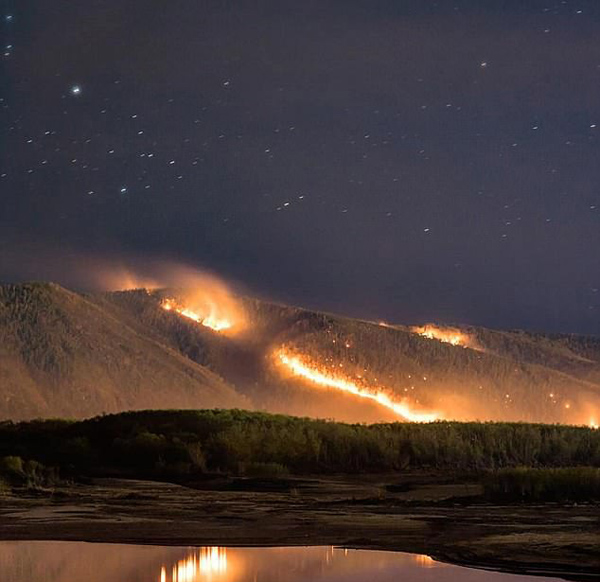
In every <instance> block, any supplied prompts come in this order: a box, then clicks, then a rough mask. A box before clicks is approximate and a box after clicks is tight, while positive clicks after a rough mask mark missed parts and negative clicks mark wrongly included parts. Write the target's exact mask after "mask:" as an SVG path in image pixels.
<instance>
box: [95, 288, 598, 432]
mask: <svg viewBox="0 0 600 582" xmlns="http://www.w3.org/2000/svg"><path fill="white" fill-rule="evenodd" d="M170 295H173V293H167V292H155V293H147V292H145V291H129V292H119V293H112V294H108V295H105V296H103V297H102V298H101V299H98V300H99V301H100V302H101V304H108V303H110V304H112V305H114V309H115V313H119V317H125V318H127V317H131V318H132V319H134V320H135V321H136V323H137V325H140V326H143V327H144V328H146V329H148V330H151V333H152V334H154V335H155V337H157V338H159V339H160V341H162V342H164V343H167V344H168V345H170V346H172V347H173V348H174V349H177V350H178V351H180V352H181V353H182V354H185V355H186V356H187V357H189V358H191V359H193V360H194V361H196V362H198V363H201V364H202V365H205V366H207V367H209V368H210V369H212V370H214V371H216V372H217V373H219V374H221V375H223V376H224V377H225V378H226V379H227V380H228V381H229V382H230V383H232V384H233V385H235V386H236V387H237V389H238V390H240V391H242V392H244V393H245V394H247V395H248V396H249V397H250V398H251V399H252V401H253V402H254V403H255V405H256V406H257V407H260V408H264V409H267V410H272V411H277V412H284V413H290V414H302V415H307V416H320V417H330V418H336V419H340V420H349V421H379V420H392V419H396V420H397V419H398V416H397V414H394V413H393V412H390V411H389V410H386V409H385V408H383V407H382V406H380V405H378V404H374V403H371V402H368V401H367V402H365V401H364V400H363V401H361V400H360V399H357V398H356V397H353V396H350V395H343V394H340V393H339V391H338V390H332V389H329V388H327V387H322V386H321V387H317V386H315V384H314V383H311V382H310V381H306V380H305V379H300V378H298V377H297V376H293V375H290V374H289V373H286V371H285V370H282V368H281V366H280V365H278V361H277V358H276V357H275V356H276V354H277V353H278V350H281V349H282V348H284V349H286V350H288V351H290V352H291V353H293V354H301V355H302V358H303V359H304V361H306V362H310V364H311V365H312V366H313V367H314V369H318V370H320V371H321V372H325V373H327V374H330V375H331V374H333V375H337V376H338V377H342V378H344V379H348V380H352V381H353V382H357V383H359V384H360V385H361V386H366V387H368V388H373V387H377V389H382V390H384V391H386V393H390V394H392V395H395V398H396V399H406V401H407V402H410V403H411V405H412V406H413V407H415V408H416V409H423V410H435V411H440V413H441V416H442V417H443V418H455V419H461V420H471V419H481V420H523V421H533V422H540V421H541V422H566V423H571V424H589V423H591V422H594V423H596V422H597V418H598V417H597V414H598V412H599V411H600V381H598V379H599V378H600V339H598V338H593V337H578V336H546V335H543V334H531V333H526V332H521V331H495V330H488V329H484V328H473V327H462V328H460V329H459V328H453V329H454V332H456V333H458V334H459V335H461V337H462V339H463V340H464V342H465V345H469V346H470V347H463V346H462V345H452V344H450V343H446V342H443V341H439V340H437V339H430V338H428V337H423V336H421V335H419V334H418V333H415V331H414V329H413V328H411V327H408V326H402V325H393V326H390V325H382V324H378V323H373V322H367V321H359V320H353V319H349V318H345V317H341V316H336V315H331V314H324V313H316V312H311V311H307V310H303V309H299V308H294V307H289V306H285V305H277V304H273V303H269V302H265V301H258V300H255V299H248V298H242V299H240V303H241V304H242V305H243V310H244V312H245V314H246V322H245V327H244V330H243V331H242V332H241V333H240V334H239V335H234V336H232V337H229V336H227V335H222V334H218V333H214V332H213V331H211V330H208V329H207V328H205V327H203V326H201V325H198V324H197V323H196V322H194V321H190V320H189V319H187V318H186V317H182V316H181V315H179V314H176V313H172V312H165V311H164V310H163V309H160V301H161V300H162V299H163V298H164V297H165V296H170ZM357 378H360V380H357Z"/></svg>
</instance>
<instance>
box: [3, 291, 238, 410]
mask: <svg viewBox="0 0 600 582" xmlns="http://www.w3.org/2000/svg"><path fill="white" fill-rule="evenodd" d="M213 406H220V407H230V406H245V407H247V406H249V403H248V401H247V400H246V399H245V398H244V397H243V396H241V395H240V394H238V393H237V392H236V391H235V390H234V389H233V388H232V387H231V386H229V385H227V383H226V382H224V381H223V380H222V379H221V378H219V377H218V376H217V375H216V374H214V373H213V372H210V371H209V370H207V369H206V368H203V367H202V366H200V365H198V364H196V363H195V362H192V361H191V360H190V359H188V358H185V357H184V356H182V355H181V354H179V353H177V352H176V351H174V350H171V349H169V348H168V347H166V346H165V345H162V344H160V343H158V342H156V341H155V340H154V339H152V338H151V337H148V336H147V335H143V334H140V333H138V331H136V330H134V329H133V328H131V327H130V326H128V325H126V324H125V323H124V322H123V321H122V320H119V319H116V318H115V317H114V316H113V315H112V314H111V313H109V312H108V311H105V310H102V308H100V307H99V306H98V305H97V304H95V303H92V302H90V301H89V300H88V299H86V298H85V297H83V296H81V295H78V294H76V293H73V292H71V291H68V290H66V289H63V288H61V287H59V286H58V285H54V284H41V283H33V284H25V285H4V286H0V417H2V418H16V419H26V418H33V417H39V416H46V417H48V416H73V417H84V416H91V415H95V414H100V413H106V412H117V411H121V410H136V409H148V408H203V407H213Z"/></svg>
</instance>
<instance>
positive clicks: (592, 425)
mask: <svg viewBox="0 0 600 582" xmlns="http://www.w3.org/2000/svg"><path fill="white" fill-rule="evenodd" d="M589 424H590V428H593V429H594V430H598V428H600V427H599V426H598V423H597V422H596V418H595V417H592V418H590V423H589Z"/></svg>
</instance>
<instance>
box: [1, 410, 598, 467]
mask: <svg viewBox="0 0 600 582" xmlns="http://www.w3.org/2000/svg"><path fill="white" fill-rule="evenodd" d="M0 455H3V456H13V457H15V456H20V457H22V458H26V459H32V458H35V459H38V460H39V461H41V462H42V463H44V464H46V465H50V466H59V467H61V470H62V471H63V472H64V474H65V475H69V474H85V475H125V476H132V477H133V476H138V477H148V476H153V475H159V476H163V477H164V476H167V477H168V476H177V477H182V476H186V475H194V474H198V473H202V472H215V471H217V472H219V471H220V472H227V473H234V474H235V473H240V474H244V473H245V472H247V471H248V468H249V467H254V468H258V469H259V470H260V468H261V467H263V468H266V469H265V470H267V469H269V468H270V469H269V470H274V471H275V472H277V471H279V469H278V468H277V469H276V467H284V468H286V470H288V469H289V471H290V472H291V473H293V474H296V475H306V474H331V473H344V472H345V473H367V472H388V471H400V470H403V469H406V468H414V469H429V468H431V469H436V470H443V471H446V472H460V471H469V472H472V471H475V472H485V471H494V470H498V469H502V468H508V467H512V468H514V467H519V466H531V467H572V466H595V467H600V431H597V430H592V429H588V428H584V427H572V426H558V425H541V424H523V423H483V424H482V423H457V422H438V423H433V424H409V423H392V424H377V425H360V424H344V423H337V422H330V421H323V420H313V419H307V418H297V417H290V416H283V415H274V414H267V413H261V412H248V411H244V410H200V411H191V410H186V411H144V412H127V413H122V414H118V415H108V416H102V417H97V418H93V419H90V420H85V421H80V422H61V421H56V420H55V421H36V422H30V423H20V424H13V423H3V424H0ZM10 462H11V463H13V465H14V464H15V463H17V465H18V462H17V461H10ZM252 470H254V469H252Z"/></svg>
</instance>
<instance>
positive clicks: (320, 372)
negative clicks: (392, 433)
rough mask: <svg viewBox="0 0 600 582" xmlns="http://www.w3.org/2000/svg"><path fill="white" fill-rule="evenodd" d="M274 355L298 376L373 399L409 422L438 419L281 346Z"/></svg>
mask: <svg viewBox="0 0 600 582" xmlns="http://www.w3.org/2000/svg"><path fill="white" fill-rule="evenodd" d="M276 357H277V358H278V359H279V362H280V364H282V365H283V366H284V367H285V368H287V369H288V370H289V371H290V372H292V374H294V375H296V376H300V377H301V378H304V379H306V380H309V381H310V382H314V383H315V384H318V385H320V386H326V387H328V388H335V389H336V390H341V391H342V392H348V393H350V394H354V395H355V396H359V397H360V398H367V399H369V400H374V401H375V402H377V403H378V404H381V405H382V406H385V407H386V408H388V409H389V410H391V411H393V412H394V413H395V414H397V415H398V416H401V417H402V418H404V419H405V420H409V421H411V422H433V421H435V420H439V419H440V415H439V414H437V413H435V412H430V413H419V412H414V411H413V410H411V408H410V407H409V405H408V404H406V402H400V401H397V400H394V399H393V398H392V397H391V396H390V395H389V394H388V393H386V392H384V391H383V390H382V389H381V388H368V387H363V386H359V385H358V384H356V383H355V382H352V381H351V380H349V379H348V378H345V377H344V376H341V375H339V374H333V373H331V372H330V371H329V370H328V369H327V368H324V367H322V366H318V365H316V364H314V363H312V362H310V363H309V362H308V361H307V359H306V358H301V357H299V356H296V355H293V354H290V353H289V352H287V351H286V350H285V349H283V348H281V349H280V350H278V351H277V353H276Z"/></svg>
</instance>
